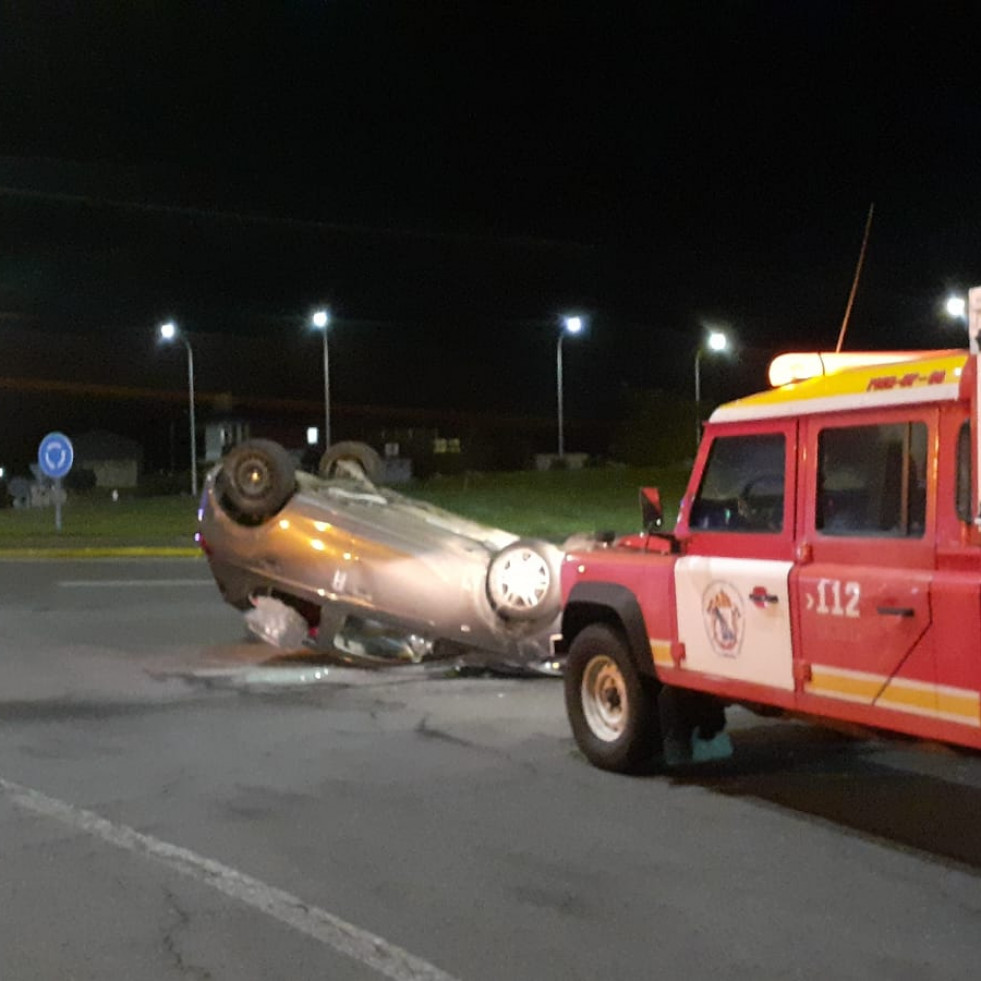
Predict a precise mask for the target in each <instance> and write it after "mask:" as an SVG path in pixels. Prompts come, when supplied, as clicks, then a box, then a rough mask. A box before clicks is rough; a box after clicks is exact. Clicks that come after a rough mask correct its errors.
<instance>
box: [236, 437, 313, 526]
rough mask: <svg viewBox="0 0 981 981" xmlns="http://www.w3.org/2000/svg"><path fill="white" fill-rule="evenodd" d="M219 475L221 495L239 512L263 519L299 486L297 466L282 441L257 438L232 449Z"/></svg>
mask: <svg viewBox="0 0 981 981" xmlns="http://www.w3.org/2000/svg"><path fill="white" fill-rule="evenodd" d="M217 479H218V489H219V493H220V495H221V496H222V497H223V498H224V499H225V501H226V503H227V504H229V505H230V506H231V508H232V509H233V510H234V511H235V512H237V514H238V515H240V516H241V517H244V518H248V519H249V520H251V521H261V520H264V519H266V518H270V517H272V516H273V515H274V514H276V512H277V511H279V510H280V509H281V508H282V506H283V505H284V504H285V503H286V502H287V501H288V500H289V498H290V495H291V494H292V493H293V491H294V490H295V489H296V468H295V467H294V465H293V460H292V458H291V457H290V455H289V453H287V452H286V450H285V449H284V448H283V447H282V446H280V445H279V443H275V442H273V441H272V440H269V439H253V440H249V441H248V442H245V443H241V444H240V445H238V446H236V447H234V448H233V449H231V450H230V451H229V452H228V454H227V455H226V456H225V458H224V460H222V464H221V470H220V472H219V474H218V478H217Z"/></svg>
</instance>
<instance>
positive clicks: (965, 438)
mask: <svg viewBox="0 0 981 981" xmlns="http://www.w3.org/2000/svg"><path fill="white" fill-rule="evenodd" d="M956 494H957V502H956V503H957V517H958V518H960V519H961V521H967V522H971V521H973V520H974V515H973V514H971V511H972V510H973V506H972V504H971V424H970V423H969V422H965V423H964V424H963V425H962V426H961V428H960V432H958V434H957V490H956Z"/></svg>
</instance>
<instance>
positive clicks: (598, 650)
mask: <svg viewBox="0 0 981 981" xmlns="http://www.w3.org/2000/svg"><path fill="white" fill-rule="evenodd" d="M565 705H566V711H567V713H568V716H569V722H570V724H571V725H572V734H573V736H575V739H576V743H577V745H578V746H579V748H580V750H582V752H583V754H584V755H585V757H586V758H587V759H588V760H589V762H590V763H592V764H593V765H594V766H597V767H599V768H600V769H602V770H613V771H615V772H617V773H636V772H638V771H640V770H644V769H646V768H648V767H649V766H650V765H651V763H652V762H653V760H654V758H655V756H656V755H657V753H658V752H659V750H660V746H659V742H660V728H659V726H658V716H657V697H656V692H655V690H654V686H653V684H652V682H651V681H649V680H648V679H646V678H642V677H641V676H640V675H639V674H638V673H637V670H636V669H635V668H634V666H633V662H632V660H631V657H630V652H629V651H628V649H627V642H626V639H625V638H624V636H623V635H622V634H621V633H620V632H619V631H617V630H615V629H614V628H612V627H610V626H608V625H607V624H603V623H595V624H591V625H590V626H588V627H586V628H585V629H584V630H583V631H582V632H581V633H580V634H579V635H578V636H577V637H576V639H575V640H574V641H573V642H572V646H571V647H570V648H569V657H568V660H567V661H566V668H565Z"/></svg>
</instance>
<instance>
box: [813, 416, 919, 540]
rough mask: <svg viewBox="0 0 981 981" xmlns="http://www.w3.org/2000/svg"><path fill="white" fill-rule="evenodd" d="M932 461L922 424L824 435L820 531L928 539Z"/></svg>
mask: <svg viewBox="0 0 981 981" xmlns="http://www.w3.org/2000/svg"><path fill="white" fill-rule="evenodd" d="M926 457H927V427H926V425H925V423H922V422H910V423H892V424H888V425H880V426H843V427H840V428H834V429H824V430H822V431H821V432H820V434H819V435H818V493H817V513H816V514H815V519H814V526H815V528H816V529H817V530H818V531H820V532H822V533H823V534H825V535H841V536H870V535H874V536H878V537H887V538H919V537H922V535H923V531H924V525H925V523H926Z"/></svg>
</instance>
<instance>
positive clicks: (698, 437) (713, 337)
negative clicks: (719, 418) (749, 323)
mask: <svg viewBox="0 0 981 981" xmlns="http://www.w3.org/2000/svg"><path fill="white" fill-rule="evenodd" d="M728 346H729V338H728V337H726V335H725V334H724V333H723V332H722V331H721V330H711V331H709V333H708V336H707V337H706V338H705V343H704V344H699V345H698V350H697V351H696V352H695V449H696V451H697V450H698V445H699V443H700V442H701V441H702V374H701V364H702V355H703V354H704V353H705V351H706V349H708V350H709V351H710V352H712V353H713V354H718V353H719V352H720V351H724V350H725V349H726V348H727V347H728Z"/></svg>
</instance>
